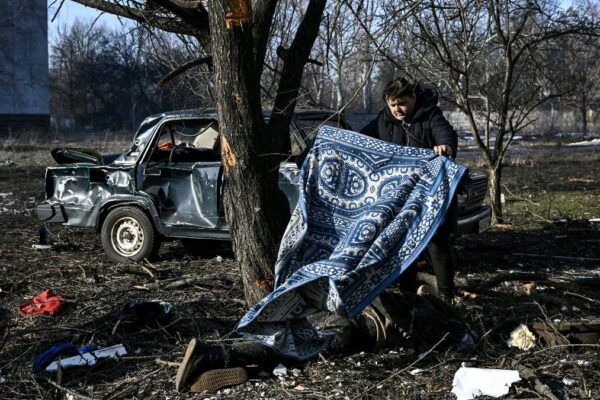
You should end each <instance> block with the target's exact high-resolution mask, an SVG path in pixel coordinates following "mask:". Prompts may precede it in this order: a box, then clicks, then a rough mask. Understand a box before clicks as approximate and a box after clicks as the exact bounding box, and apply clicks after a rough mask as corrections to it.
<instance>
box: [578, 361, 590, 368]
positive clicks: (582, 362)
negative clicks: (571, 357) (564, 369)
mask: <svg viewBox="0 0 600 400" xmlns="http://www.w3.org/2000/svg"><path fill="white" fill-rule="evenodd" d="M577 365H579V366H580V367H587V366H589V365H590V362H589V361H586V360H577Z"/></svg>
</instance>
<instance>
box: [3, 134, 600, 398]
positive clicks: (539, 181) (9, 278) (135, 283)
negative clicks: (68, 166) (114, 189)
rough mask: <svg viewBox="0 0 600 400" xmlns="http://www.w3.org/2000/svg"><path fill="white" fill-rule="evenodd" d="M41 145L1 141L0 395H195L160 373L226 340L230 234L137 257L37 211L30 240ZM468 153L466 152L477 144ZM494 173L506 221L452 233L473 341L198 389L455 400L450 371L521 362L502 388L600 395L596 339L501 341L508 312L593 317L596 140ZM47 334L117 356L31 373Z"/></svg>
mask: <svg viewBox="0 0 600 400" xmlns="http://www.w3.org/2000/svg"><path fill="white" fill-rule="evenodd" d="M50 148H52V145H47V146H45V145H35V144H33V145H23V144H20V145H18V144H10V145H4V146H3V147H1V148H0V160H1V161H0V271H1V272H0V398H2V399H15V400H16V399H34V398H35V399H38V398H39V399H62V398H67V399H78V398H81V399H90V398H94V399H124V398H126V399H188V398H195V397H196V396H197V395H194V394H178V393H176V392H175V390H174V384H173V381H174V376H175V372H176V364H175V363H176V362H177V361H178V360H179V359H180V358H181V356H182V354H183V351H184V349H185V346H186V344H187V342H188V341H189V340H190V339H191V338H193V337H201V338H202V339H203V340H206V341H209V342H231V341H235V340H237V339H236V335H235V333H234V328H235V325H236V323H237V322H238V320H239V319H240V317H241V316H242V315H243V313H244V311H245V310H246V307H245V305H244V303H243V301H242V290H241V286H240V280H239V278H238V274H237V270H236V267H235V265H234V262H233V260H232V254H231V251H230V249H229V246H228V245H227V244H226V243H200V244H199V247H200V249H201V251H200V252H199V253H198V254H190V253H188V252H187V251H186V250H185V249H184V247H183V246H182V245H181V244H180V243H179V242H177V241H173V242H169V243H166V244H164V245H163V247H162V249H161V253H160V259H159V260H158V261H156V262H154V263H152V264H151V265H150V264H143V265H142V264H140V265H116V264H114V263H112V262H110V261H109V260H108V259H107V258H106V257H105V256H104V254H103V251H102V248H101V245H100V241H99V237H98V236H97V235H95V234H94V232H90V231H85V230H83V231H82V230H79V229H68V228H65V227H62V226H60V225H48V226H47V228H48V232H49V238H50V241H51V243H52V248H51V249H50V250H35V249H33V248H32V245H33V244H36V243H37V242H38V229H39V227H40V223H39V221H38V220H37V219H36V217H35V213H34V208H35V205H36V204H37V203H38V202H40V201H42V200H43V196H44V195H43V192H44V180H43V177H44V169H45V166H46V165H50V164H51V163H52V162H51V161H50V157H49V155H48V154H47V153H48V150H49V149H50ZM469 164H471V166H472V167H473V168H474V169H477V168H478V167H479V166H480V165H478V162H477V161H476V158H470V159H469ZM504 183H505V185H506V187H505V190H504V193H505V197H506V204H505V210H506V217H507V218H506V223H505V224H503V225H500V226H496V227H494V228H493V229H492V230H491V231H489V232H486V233H485V234H482V235H479V236H469V237H462V238H459V239H458V240H457V242H456V253H457V258H458V261H459V270H458V277H457V278H458V282H459V283H460V286H461V295H462V304H461V305H460V306H458V310H459V311H460V312H462V313H463V314H464V316H465V318H466V319H467V320H468V321H469V322H470V324H471V326H472V328H473V329H474V330H475V331H477V333H478V335H479V340H478V341H477V343H476V345H475V348H474V350H473V351H472V352H471V353H469V354H461V353H456V352H453V351H450V350H447V349H445V348H441V347H440V348H435V349H433V351H431V352H429V353H428V354H427V355H426V356H424V357H423V356H422V351H416V350H415V349H411V348H397V349H393V350H384V351H378V352H374V353H360V354H355V355H353V356H350V357H334V356H324V357H321V358H320V359H318V360H315V361H313V362H310V363H308V364H306V365H305V366H301V367H294V368H293V369H292V368H290V370H289V375H290V376H289V377H287V378H276V377H272V376H270V377H265V378H263V379H252V380H250V381H249V382H248V383H246V384H244V385H241V386H238V387H234V388H229V389H223V390H221V391H219V392H217V393H215V394H210V395H207V396H205V397H207V398H211V397H212V398H218V399H227V398H229V399H241V398H244V399H254V398H269V399H281V398H298V397H302V398H310V399H324V398H325V399H329V398H340V399H363V398H373V399H375V398H376V399H380V398H389V399H397V398H406V399H424V398H428V399H454V398H455V397H454V395H453V394H451V392H450V391H451V388H452V379H453V376H454V373H455V372H456V370H457V369H458V368H459V367H460V366H461V365H469V366H474V367H482V368H519V369H520V370H522V371H523V370H528V371H529V375H528V379H523V380H522V381H521V382H519V383H516V384H515V385H513V387H512V388H511V392H510V394H509V395H508V397H510V398H549V399H575V398H578V399H582V398H589V399H597V398H600V373H599V372H598V371H600V358H599V357H598V352H599V350H600V349H599V345H598V343H595V344H592V345H581V344H577V343H576V341H574V340H572V341H571V343H566V342H563V344H560V343H559V344H557V343H548V342H547V341H544V340H542V339H541V338H539V335H537V334H536V337H537V341H536V346H535V348H533V349H532V350H529V351H521V350H518V349H515V348H510V347H508V345H507V339H508V338H509V335H510V332H511V331H512V330H514V329H515V328H517V327H518V326H519V325H520V324H526V325H528V326H529V327H530V328H531V326H532V324H533V323H536V322H547V323H553V322H554V323H557V322H565V321H570V322H584V323H586V324H590V323H599V322H600V311H599V310H600V294H598V293H599V292H598V287H599V286H600V276H599V275H598V267H599V266H600V222H593V221H598V219H599V218H600V153H599V152H598V151H597V148H584V149H581V150H579V151H568V152H566V151H562V150H561V148H559V147H550V148H546V149H543V150H536V151H532V152H531V154H525V155H523V154H520V155H515V156H514V157H511V158H510V159H509V164H508V166H507V167H506V170H505V175H504ZM590 220H591V221H592V222H590ZM425 272H427V271H425ZM185 277H201V278H202V279H201V280H199V281H196V282H195V283H193V284H191V285H187V286H182V287H178V288H173V289H169V288H168V287H166V286H165V285H164V284H163V285H154V286H153V285H152V283H154V282H158V281H160V282H163V283H164V282H167V283H168V282H171V281H174V280H178V279H181V278H185ZM530 283H532V284H531V285H530ZM144 286H145V287H146V288H144ZM48 288H50V289H52V290H53V291H55V292H57V293H62V294H64V301H65V309H64V310H63V312H62V313H61V314H59V315H57V316H38V317H30V316H25V315H23V314H21V313H19V311H18V306H19V304H21V303H23V302H25V301H27V300H29V299H31V298H32V297H33V296H35V295H37V294H39V293H40V292H42V291H43V290H45V289H48ZM135 299H146V300H162V301H165V302H168V303H170V304H171V305H172V306H173V311H172V312H171V313H170V315H169V316H168V317H165V319H163V320H161V322H160V323H156V321H155V320H153V319H152V320H150V321H144V320H141V319H140V318H134V317H132V315H131V312H128V311H127V305H128V304H130V303H131V302H132V301H133V300H135ZM534 333H535V332H534ZM59 343H74V344H76V345H84V344H93V345H94V346H96V347H105V346H110V345H114V344H119V343H122V344H123V345H124V346H125V347H126V349H127V351H128V355H126V356H123V357H121V358H119V359H118V360H105V361H100V362H98V364H97V365H96V366H94V367H85V368H77V369H72V370H65V371H62V372H61V373H60V374H58V375H57V374H34V373H33V371H32V364H33V360H34V359H35V358H36V357H37V356H38V355H39V354H40V353H41V352H43V351H44V350H45V349H47V348H49V347H50V346H52V345H54V344H59ZM200 398H202V396H201V397H200Z"/></svg>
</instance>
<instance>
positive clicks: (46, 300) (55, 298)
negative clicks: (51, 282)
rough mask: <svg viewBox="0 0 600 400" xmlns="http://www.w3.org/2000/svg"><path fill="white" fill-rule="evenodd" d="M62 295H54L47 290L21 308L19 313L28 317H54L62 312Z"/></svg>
mask: <svg viewBox="0 0 600 400" xmlns="http://www.w3.org/2000/svg"><path fill="white" fill-rule="evenodd" d="M62 298H63V295H62V294H56V295H55V294H54V293H53V292H52V290H51V289H47V290H45V291H43V292H42V293H40V294H38V295H37V296H35V297H34V298H33V299H32V300H31V301H29V302H27V303H23V304H21V305H20V306H19V311H21V312H22V313H23V314H27V315H42V314H48V315H54V314H58V313H59V312H60V311H62V306H63V304H62V301H61V299H62Z"/></svg>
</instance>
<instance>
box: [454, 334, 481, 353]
mask: <svg viewBox="0 0 600 400" xmlns="http://www.w3.org/2000/svg"><path fill="white" fill-rule="evenodd" d="M476 340H477V333H475V331H473V330H472V329H469V328H467V331H466V332H465V334H464V335H463V337H462V338H461V339H460V343H459V344H458V345H457V346H456V351H457V352H459V353H470V352H471V350H473V348H474V347H475V341H476Z"/></svg>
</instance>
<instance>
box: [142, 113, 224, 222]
mask: <svg viewBox="0 0 600 400" xmlns="http://www.w3.org/2000/svg"><path fill="white" fill-rule="evenodd" d="M215 128H216V123H215V121H213V120H209V119H177V120H173V121H167V122H165V123H163V126H161V128H160V131H159V133H158V135H157V138H156V140H155V142H154V143H153V145H152V146H153V147H152V150H151V151H149V152H148V155H147V157H146V160H145V161H144V162H143V163H141V165H140V169H141V171H140V174H139V175H138V176H140V177H141V179H140V180H139V182H138V188H139V190H141V191H142V192H144V193H146V194H148V195H150V196H151V197H152V198H153V200H154V202H155V204H156V206H157V210H158V213H159V216H160V221H161V224H162V225H163V227H165V228H167V229H169V228H179V229H184V230H185V229H192V230H193V229H198V228H203V229H220V227H222V226H223V224H224V221H223V217H222V215H221V213H220V209H221V207H220V203H221V190H222V188H221V181H222V165H221V162H220V156H219V154H218V149H217V148H216V146H217V141H218V140H217V138H218V131H217V130H216V129H215Z"/></svg>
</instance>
